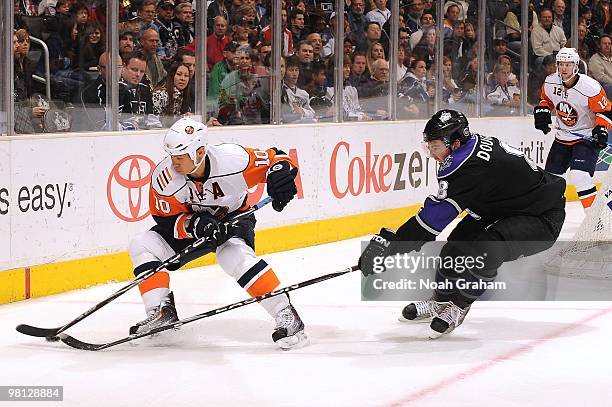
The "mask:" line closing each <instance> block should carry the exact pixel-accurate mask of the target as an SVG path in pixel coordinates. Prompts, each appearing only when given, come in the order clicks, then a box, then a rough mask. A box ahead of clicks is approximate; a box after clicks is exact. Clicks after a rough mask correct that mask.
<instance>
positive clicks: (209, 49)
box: [206, 16, 232, 71]
mask: <svg viewBox="0 0 612 407" xmlns="http://www.w3.org/2000/svg"><path fill="white" fill-rule="evenodd" d="M213 22H214V27H213V33H212V34H211V35H209V36H208V38H207V39H206V60H207V63H208V70H209V71H210V70H211V69H212V67H213V66H215V64H216V63H217V62H221V61H223V50H224V49H225V45H227V43H229V42H231V41H232V38H231V37H230V36H229V35H227V20H226V19H225V17H223V16H217V17H215V18H214V20H213Z"/></svg>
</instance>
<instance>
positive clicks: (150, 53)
mask: <svg viewBox="0 0 612 407" xmlns="http://www.w3.org/2000/svg"><path fill="white" fill-rule="evenodd" d="M140 44H141V51H142V54H143V55H144V57H145V58H146V62H147V70H146V77H147V79H148V81H149V83H150V84H151V87H152V88H155V87H156V86H157V85H158V84H159V83H160V82H162V81H163V80H164V79H165V78H166V75H167V73H166V69H165V68H164V64H163V63H162V61H161V59H160V57H159V55H158V54H157V45H158V44H159V34H158V33H157V31H155V30H154V29H152V28H147V29H146V30H144V32H143V34H142V38H141V39H140Z"/></svg>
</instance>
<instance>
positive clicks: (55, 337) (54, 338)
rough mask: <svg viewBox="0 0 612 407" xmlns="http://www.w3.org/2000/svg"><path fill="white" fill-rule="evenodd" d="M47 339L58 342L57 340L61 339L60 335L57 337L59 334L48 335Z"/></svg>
mask: <svg viewBox="0 0 612 407" xmlns="http://www.w3.org/2000/svg"><path fill="white" fill-rule="evenodd" d="M45 339H46V340H47V342H57V341H59V337H57V336H47V337H46V338H45Z"/></svg>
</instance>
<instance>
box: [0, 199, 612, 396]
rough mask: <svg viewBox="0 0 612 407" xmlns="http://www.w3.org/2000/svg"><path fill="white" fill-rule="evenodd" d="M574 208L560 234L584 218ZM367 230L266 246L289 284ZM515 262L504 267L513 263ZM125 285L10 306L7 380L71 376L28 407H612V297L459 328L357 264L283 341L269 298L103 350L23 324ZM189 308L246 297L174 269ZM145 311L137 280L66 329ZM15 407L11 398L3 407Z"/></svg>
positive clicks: (189, 311) (182, 310) (342, 258)
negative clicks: (363, 276) (390, 292)
mask: <svg viewBox="0 0 612 407" xmlns="http://www.w3.org/2000/svg"><path fill="white" fill-rule="evenodd" d="M582 217H583V215H582V209H581V208H580V207H579V206H578V205H576V204H571V206H570V207H569V210H568V219H567V221H566V224H565V228H564V231H563V234H562V237H563V238H565V239H569V238H570V237H571V236H572V235H573V232H574V231H575V229H576V227H577V225H578V224H579V223H580V221H581V219H582ZM361 240H362V239H351V240H347V241H342V242H337V243H332V244H326V245H321V246H316V247H309V248H305V249H300V250H293V251H289V252H282V253H276V254H272V255H267V256H264V258H265V259H266V260H267V261H268V262H269V263H270V264H272V265H273V267H274V269H275V270H276V272H277V274H278V275H279V277H280V278H281V281H282V284H283V286H284V285H288V284H290V283H294V282H298V281H303V280H306V279H308V278H311V277H314V276H317V275H321V274H327V273H330V272H334V271H337V270H340V269H343V268H345V267H348V266H351V265H352V264H353V263H355V262H356V259H357V257H358V254H359V250H360V242H361ZM504 267H506V266H504ZM123 285H125V283H119V284H110V285H106V286H98V287H94V288H91V289H87V290H80V291H74V292H70V293H66V294H61V295H55V296H51V297H46V298H41V299H31V300H28V301H24V302H20V303H15V304H8V305H2V306H0V325H1V326H2V330H1V331H0V360H1V366H2V368H1V369H0V385H63V386H64V401H63V402H46V403H42V404H41V403H39V402H31V403H27V402H19V403H17V404H15V405H17V406H24V407H25V406H28V405H33V406H41V405H61V406H130V407H135V406H147V407H158V406H159V407H167V406H221V405H231V406H432V407H440V406H453V407H455V406H470V407H473V406H496V407H499V406H538V407H545V406H551V407H552V406H554V407H559V406H608V405H610V403H611V400H612V347H611V346H610V341H611V340H612V302H480V303H476V305H474V306H473V307H472V309H471V311H470V313H469V315H468V316H467V319H466V321H465V322H464V324H463V325H462V326H461V327H459V328H458V329H457V330H456V331H455V332H454V333H453V334H452V335H450V336H448V337H444V338H442V339H439V340H435V341H434V340H428V339H426V338H427V330H426V328H427V324H412V325H407V324H403V323H400V322H398V321H397V317H398V315H399V313H400V311H401V309H402V307H403V306H404V305H405V303H400V302H384V303H383V302H379V303H365V302H362V301H360V279H359V275H358V274H357V273H353V274H349V275H345V276H342V277H339V278H336V279H332V280H329V281H326V282H323V283H321V284H317V285H313V286H310V287H307V288H304V289H300V290H297V291H294V292H293V293H292V294H291V299H292V302H293V304H294V305H295V307H296V308H297V310H298V312H299V313H300V314H301V316H302V319H303V320H304V322H305V324H306V330H307V333H308V335H309V337H310V344H309V345H308V346H307V347H304V348H302V349H297V350H292V351H287V352H284V351H281V350H280V349H278V348H277V347H276V345H275V344H274V343H273V342H272V341H271V339H270V335H271V333H272V328H273V322H272V321H271V319H270V318H269V316H268V315H267V313H265V311H264V310H263V309H262V308H261V307H259V306H258V305H257V304H252V305H249V306H246V307H242V308H239V309H235V310H232V311H229V312H227V313H224V314H221V315H217V316H215V317H211V318H207V319H204V320H201V321H197V322H194V323H192V324H189V325H187V326H184V327H183V328H182V329H181V330H180V331H177V332H171V333H169V334H165V335H163V336H160V337H157V338H154V339H146V338H145V339H140V340H138V341H136V342H134V343H133V344H124V345H120V346H117V347H115V348H111V349H107V350H104V351H100V352H87V351H80V350H76V349H72V348H69V347H67V346H66V345H64V344H63V343H61V342H57V343H49V342H46V341H45V340H43V339H40V338H33V337H28V336H24V335H22V334H20V333H18V332H16V331H15V326H16V325H17V324H19V323H28V324H33V325H36V326H41V327H54V326H59V325H62V324H64V323H66V322H68V321H69V320H71V319H72V318H74V317H76V316H77V315H79V314H80V313H82V312H83V311H85V310H86V309H87V308H89V307H91V306H92V305H93V304H95V303H97V302H98V301H100V300H102V299H104V298H105V297H107V296H108V295H110V294H111V293H112V292H114V291H115V290H117V289H118V288H120V287H121V286H123ZM171 287H172V289H173V290H174V292H175V296H176V302H177V308H178V312H179V317H187V316H191V315H193V314H197V313H200V312H204V311H207V310H209V309H213V308H216V307H219V306H222V305H225V304H229V303H231V302H234V301H238V300H241V299H244V298H246V295H245V293H244V292H243V291H242V289H240V287H238V285H237V284H236V283H235V281H234V280H233V279H231V278H230V277H228V276H227V275H226V274H225V273H223V271H221V270H220V269H219V268H218V266H216V265H215V266H210V267H204V268H200V269H193V270H189V271H181V272H175V273H173V274H172V275H171ZM143 317H144V311H143V307H142V305H141V301H140V296H139V294H138V291H137V290H132V291H131V292H129V293H127V294H126V295H124V296H122V297H120V298H119V299H118V300H116V301H114V302H113V303H111V304H109V305H108V306H107V307H105V308H103V309H102V310H101V311H99V312H98V313H96V314H94V315H93V316H91V317H90V318H88V319H86V320H85V321H83V322H81V323H79V324H78V325H76V326H75V327H73V328H71V329H70V330H69V331H68V333H70V334H71V335H73V336H75V337H77V338H79V339H83V340H86V341H91V342H96V343H97V342H104V341H106V340H111V339H117V338H120V337H123V336H125V335H126V334H127V331H128V327H129V326H130V325H131V324H132V323H134V322H136V321H138V320H140V319H142V318H143ZM9 404H10V403H3V402H0V407H1V406H3V405H9Z"/></svg>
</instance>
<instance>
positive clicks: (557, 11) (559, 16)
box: [551, 0, 572, 38]
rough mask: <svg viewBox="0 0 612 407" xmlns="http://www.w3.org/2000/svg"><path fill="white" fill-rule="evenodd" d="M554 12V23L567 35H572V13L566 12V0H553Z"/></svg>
mask: <svg viewBox="0 0 612 407" xmlns="http://www.w3.org/2000/svg"><path fill="white" fill-rule="evenodd" d="M551 8H552V12H553V24H554V25H556V26H557V27H559V28H561V29H562V30H563V33H564V34H565V37H566V38H568V37H569V36H570V35H572V27H571V24H570V15H569V13H566V11H569V10H567V7H566V4H565V0H553V1H552V3H551Z"/></svg>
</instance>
